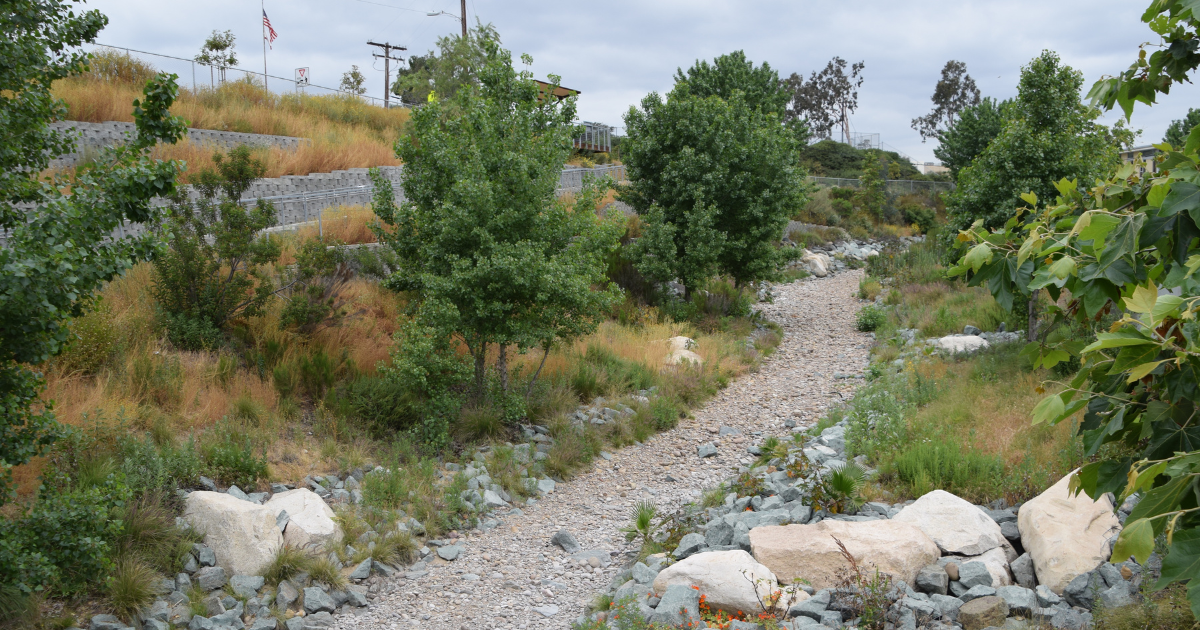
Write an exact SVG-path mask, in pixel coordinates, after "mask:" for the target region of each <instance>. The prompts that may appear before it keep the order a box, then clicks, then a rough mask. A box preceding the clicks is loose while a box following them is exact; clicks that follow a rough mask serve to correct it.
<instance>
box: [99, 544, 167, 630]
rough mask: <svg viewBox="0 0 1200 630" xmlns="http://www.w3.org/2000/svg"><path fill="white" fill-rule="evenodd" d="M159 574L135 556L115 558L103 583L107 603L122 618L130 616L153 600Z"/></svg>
mask: <svg viewBox="0 0 1200 630" xmlns="http://www.w3.org/2000/svg"><path fill="white" fill-rule="evenodd" d="M158 578H159V574H158V573H157V572H156V571H155V570H154V569H153V568H152V567H150V566H149V565H148V564H146V563H145V562H143V561H142V560H140V559H138V558H136V557H125V558H120V559H118V560H117V562H116V565H114V567H113V572H112V575H111V576H109V579H108V582H107V584H106V585H105V590H106V591H107V599H108V605H109V607H110V608H111V609H112V611H113V612H114V613H115V614H116V615H117V616H118V617H122V618H126V619H128V618H131V617H133V616H134V615H136V614H137V613H138V612H139V611H141V610H142V609H143V608H144V607H145V606H147V605H149V604H150V602H152V601H154V594H155V593H154V583H155V582H156V581H157V580H158Z"/></svg>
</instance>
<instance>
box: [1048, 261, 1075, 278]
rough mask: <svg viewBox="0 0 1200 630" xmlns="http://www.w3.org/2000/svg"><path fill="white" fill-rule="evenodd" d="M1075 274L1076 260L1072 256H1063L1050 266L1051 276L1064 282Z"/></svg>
mask: <svg viewBox="0 0 1200 630" xmlns="http://www.w3.org/2000/svg"><path fill="white" fill-rule="evenodd" d="M1074 274H1075V259H1074V258H1071V257H1070V256H1063V257H1062V258H1059V259H1058V260H1056V261H1055V262H1054V264H1053V265H1050V275H1052V276H1054V277H1055V278H1058V279H1059V280H1064V279H1066V278H1068V277H1070V276H1072V275H1074Z"/></svg>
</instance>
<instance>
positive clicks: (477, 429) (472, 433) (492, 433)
mask: <svg viewBox="0 0 1200 630" xmlns="http://www.w3.org/2000/svg"><path fill="white" fill-rule="evenodd" d="M457 428H458V432H459V433H460V434H461V435H462V436H463V437H464V438H466V439H469V440H491V439H495V438H499V437H501V436H502V435H504V429H505V427H504V415H503V413H502V412H501V411H500V410H499V409H496V408H495V407H494V406H493V405H491V404H489V403H480V404H472V405H467V406H465V407H463V409H462V412H461V413H460V414H459V418H458V426H457Z"/></svg>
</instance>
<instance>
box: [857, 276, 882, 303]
mask: <svg viewBox="0 0 1200 630" xmlns="http://www.w3.org/2000/svg"><path fill="white" fill-rule="evenodd" d="M882 291H883V285H882V284H879V281H878V280H876V279H875V278H872V277H871V276H867V277H865V278H863V279H862V280H861V281H859V283H858V297H859V298H861V299H864V300H874V299H875V296H877V295H879V294H880V292H882Z"/></svg>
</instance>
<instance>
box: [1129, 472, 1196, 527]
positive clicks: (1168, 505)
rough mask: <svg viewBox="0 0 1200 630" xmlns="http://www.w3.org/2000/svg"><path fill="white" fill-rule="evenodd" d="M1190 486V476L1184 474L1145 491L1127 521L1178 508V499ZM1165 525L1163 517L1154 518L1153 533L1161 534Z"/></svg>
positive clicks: (1157, 514)
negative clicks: (1144, 494)
mask: <svg viewBox="0 0 1200 630" xmlns="http://www.w3.org/2000/svg"><path fill="white" fill-rule="evenodd" d="M1191 486H1192V478H1191V477H1190V476H1187V475H1185V476H1182V477H1176V478H1174V479H1172V480H1170V481H1168V482H1167V483H1165V484H1163V485H1161V486H1159V487H1157V488H1155V489H1153V490H1151V491H1149V492H1147V493H1146V496H1144V497H1142V500H1141V501H1139V502H1138V504H1137V506H1135V507H1134V508H1133V511H1131V512H1130V513H1129V518H1128V519H1127V521H1136V520H1138V519H1142V518H1151V517H1154V516H1159V515H1162V514H1168V513H1170V512H1174V511H1175V510H1178V509H1179V501H1180V499H1182V498H1183V496H1184V494H1185V493H1186V492H1187V491H1188V490H1189V489H1190V488H1191ZM1165 526H1166V523H1165V522H1164V519H1161V518H1159V519H1154V535H1155V536H1158V535H1159V534H1161V533H1162V531H1163V528H1164V527H1165Z"/></svg>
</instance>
